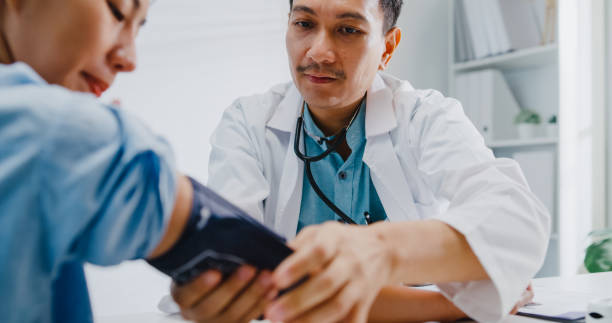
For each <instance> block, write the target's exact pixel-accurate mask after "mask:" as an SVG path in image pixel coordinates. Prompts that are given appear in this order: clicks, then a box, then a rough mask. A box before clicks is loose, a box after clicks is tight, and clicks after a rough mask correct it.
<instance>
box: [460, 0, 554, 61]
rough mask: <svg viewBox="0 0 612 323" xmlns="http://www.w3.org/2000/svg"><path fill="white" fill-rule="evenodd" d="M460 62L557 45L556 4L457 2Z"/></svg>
mask: <svg viewBox="0 0 612 323" xmlns="http://www.w3.org/2000/svg"><path fill="white" fill-rule="evenodd" d="M453 15H454V20H455V23H454V28H455V32H454V37H455V54H456V55H455V57H456V59H455V60H456V61H457V62H465V61H470V60H474V59H482V58H485V57H488V56H494V55H500V54H504V53H507V52H510V51H513V50H520V49H525V48H531V47H536V46H539V45H545V44H548V43H551V42H554V38H555V33H556V25H557V23H556V0H456V1H455V12H454V14H453Z"/></svg>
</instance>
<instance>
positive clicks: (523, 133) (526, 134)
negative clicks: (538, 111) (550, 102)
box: [516, 123, 538, 139]
mask: <svg viewBox="0 0 612 323" xmlns="http://www.w3.org/2000/svg"><path fill="white" fill-rule="evenodd" d="M516 128H517V130H518V134H519V138H520V139H531V138H534V137H535V136H536V129H537V128H538V125H535V124H531V123H519V124H518V125H516Z"/></svg>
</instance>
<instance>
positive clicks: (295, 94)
mask: <svg viewBox="0 0 612 323" xmlns="http://www.w3.org/2000/svg"><path fill="white" fill-rule="evenodd" d="M302 101H303V100H302V95H301V94H300V92H299V91H298V89H297V88H296V87H295V85H294V84H293V83H291V85H290V86H289V90H288V91H287V92H286V94H285V97H284V98H283V100H282V101H281V103H280V104H279V105H278V108H277V109H276V111H274V114H273V115H272V118H270V121H268V127H270V128H273V129H276V130H280V131H284V132H289V133H292V132H293V131H295V122H296V121H297V118H298V116H299V114H300V108H301V106H302Z"/></svg>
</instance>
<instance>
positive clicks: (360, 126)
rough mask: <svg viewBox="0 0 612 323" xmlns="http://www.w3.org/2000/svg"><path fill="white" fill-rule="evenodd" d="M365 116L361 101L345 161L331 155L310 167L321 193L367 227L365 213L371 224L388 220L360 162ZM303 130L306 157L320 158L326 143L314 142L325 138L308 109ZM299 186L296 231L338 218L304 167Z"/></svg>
mask: <svg viewBox="0 0 612 323" xmlns="http://www.w3.org/2000/svg"><path fill="white" fill-rule="evenodd" d="M365 115H366V104H365V100H364V102H363V103H362V104H361V106H360V108H359V112H358V114H357V116H356V117H355V120H354V121H353V124H352V125H351V126H350V127H349V129H348V131H347V133H346V142H347V144H348V145H349V147H350V148H351V154H350V155H349V157H348V158H347V159H346V160H343V159H342V157H341V156H340V154H339V153H337V152H333V153H331V154H329V155H328V156H327V157H325V158H323V159H322V160H320V161H317V162H313V163H311V164H310V165H311V170H312V175H313V177H314V179H315V181H316V182H317V184H318V185H319V187H320V188H321V190H322V191H323V193H325V195H326V196H327V198H328V199H329V200H330V201H332V202H333V203H334V204H336V206H337V207H338V208H340V210H342V211H343V212H344V213H345V214H346V215H348V216H349V217H350V218H351V219H352V220H353V221H355V223H357V224H366V221H365V216H364V212H368V213H370V216H371V218H372V220H373V221H384V220H386V219H387V214H386V213H385V209H384V208H383V206H382V203H381V201H380V198H379V197H378V193H377V192H376V188H375V187H374V184H373V183H372V178H371V176H370V168H369V167H368V165H366V163H364V162H363V153H364V151H365V145H366V135H365ZM304 128H305V129H306V134H305V135H304V138H305V144H306V151H307V153H308V155H309V156H316V155H320V154H322V153H323V152H324V151H325V150H327V147H328V145H327V142H326V141H321V142H320V143H319V140H317V139H319V138H325V135H324V134H323V132H322V131H321V130H320V129H319V127H318V126H317V125H316V123H315V122H314V120H313V119H312V115H311V114H310V111H309V110H308V109H304ZM327 139H331V138H327ZM302 185H303V186H302V204H301V207H300V217H299V220H298V228H297V231H298V232H299V231H300V230H302V229H303V228H304V227H306V226H309V225H313V224H320V223H323V222H326V221H333V220H336V221H337V220H339V219H340V217H339V216H338V215H336V213H334V211H332V210H331V209H330V208H329V207H328V206H327V205H326V204H325V202H323V201H322V200H321V199H320V198H319V196H318V195H317V193H316V192H315V191H314V189H313V188H312V186H311V185H310V182H309V180H308V177H307V176H306V169H305V168H304V183H303V184H302Z"/></svg>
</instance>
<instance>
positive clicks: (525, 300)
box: [510, 284, 535, 315]
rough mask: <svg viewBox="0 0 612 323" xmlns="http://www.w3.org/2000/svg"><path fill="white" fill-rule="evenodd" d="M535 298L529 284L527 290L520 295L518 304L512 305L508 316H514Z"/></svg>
mask: <svg viewBox="0 0 612 323" xmlns="http://www.w3.org/2000/svg"><path fill="white" fill-rule="evenodd" d="M534 296H535V294H534V293H533V287H532V286H531V284H529V286H527V289H526V290H525V291H523V294H522V295H521V299H519V301H518V303H516V305H514V308H513V309H512V311H511V312H510V314H512V315H514V314H516V313H518V311H519V310H520V309H521V308H523V307H524V306H525V305H527V304H529V303H531V301H533V297H534Z"/></svg>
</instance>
